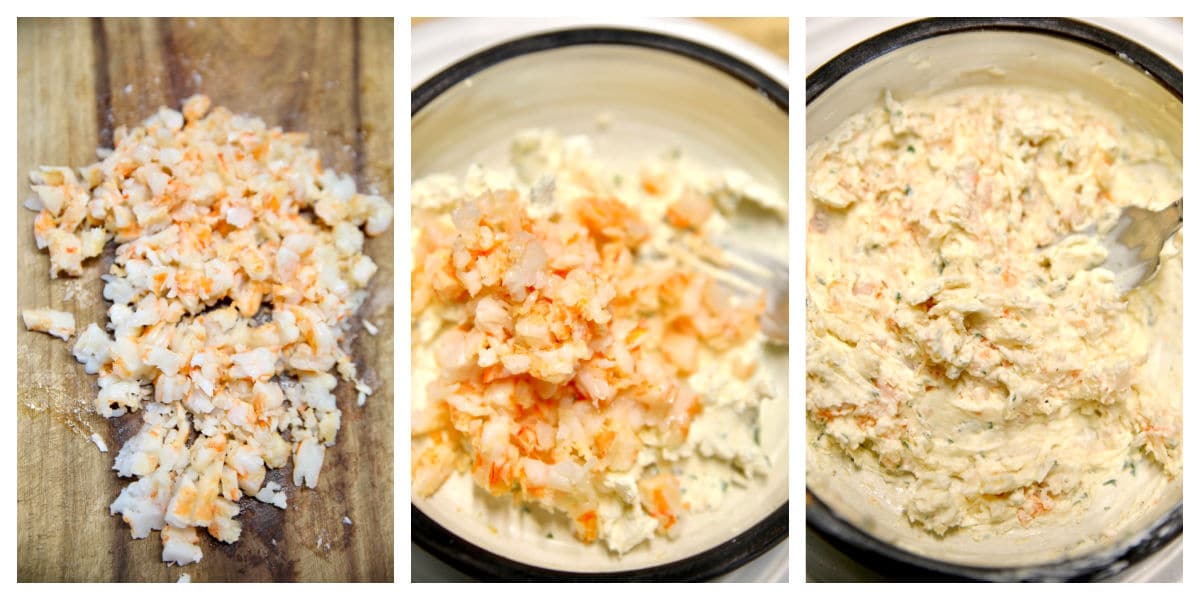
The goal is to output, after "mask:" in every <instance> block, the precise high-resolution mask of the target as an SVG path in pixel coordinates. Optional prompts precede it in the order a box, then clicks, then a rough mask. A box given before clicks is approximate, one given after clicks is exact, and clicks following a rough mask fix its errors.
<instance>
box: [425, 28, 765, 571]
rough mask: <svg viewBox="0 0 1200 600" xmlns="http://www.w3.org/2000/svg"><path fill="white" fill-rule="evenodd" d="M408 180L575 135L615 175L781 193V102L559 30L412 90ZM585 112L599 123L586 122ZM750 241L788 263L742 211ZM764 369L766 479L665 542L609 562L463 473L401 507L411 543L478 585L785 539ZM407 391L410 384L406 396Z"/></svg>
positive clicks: (674, 57)
mask: <svg viewBox="0 0 1200 600" xmlns="http://www.w3.org/2000/svg"><path fill="white" fill-rule="evenodd" d="M412 104H413V117H412V176H413V179H414V180H416V179H420V178H421V177H423V176H426V175H430V174H433V173H439V172H440V173H451V174H457V175H462V174H463V173H465V170H466V168H467V167H468V166H469V165H471V164H473V163H481V164H484V165H494V166H500V165H502V164H504V163H505V162H506V160H507V158H508V144H509V142H510V140H511V138H512V136H513V134H514V133H515V132H517V131H519V130H521V129H525V128H530V127H536V128H552V129H556V130H558V131H559V132H561V133H563V134H587V135H588V136H589V137H591V138H592V141H593V145H594V148H595V151H596V155H597V156H598V157H600V158H602V159H604V160H606V161H607V162H609V164H612V165H614V166H615V167H617V168H625V167H628V168H630V169H632V168H634V167H635V166H636V165H637V164H638V163H639V162H641V161H642V160H644V159H647V158H650V157H653V156H661V155H662V154H663V153H664V152H665V151H667V150H669V149H672V148H678V149H680V150H681V151H682V153H683V154H684V155H685V156H687V157H689V158H690V159H692V160H695V161H697V162H699V163H700V164H704V165H708V166H713V167H732V168H738V169H741V170H743V171H745V172H747V173H749V174H750V175H751V176H753V177H754V178H755V179H756V180H757V181H759V182H760V183H762V184H764V185H766V186H769V187H771V188H773V189H774V190H775V191H776V192H777V193H778V194H779V195H780V197H783V198H786V197H787V190H788V113H787V110H788V97H787V90H786V88H785V87H783V86H782V85H781V84H779V83H778V82H776V81H774V80H772V79H770V78H769V77H767V76H766V75H763V74H762V73H761V72H759V71H758V70H756V69H754V68H753V67H751V66H749V65H747V64H745V63H743V62H742V61H740V60H737V59H735V58H733V57H730V56H728V55H725V54H724V53H721V52H719V51H717V50H714V49H712V48H708V47H706V46H702V45H699V44H696V43H694V42H690V41H686V40H682V39H679V38H674V37H670V36H665V35H661V34H656V33H650V32H645V31H635V30H624V29H603V28H589V29H570V30H563V31H558V32H551V33H547V34H541V35H535V36H532V37H528V38H522V39H519V40H516V41H513V42H508V43H505V44H501V45H500V46H496V47H493V48H491V49H488V50H485V51H483V52H481V53H479V54H476V55H474V56H472V57H469V58H467V59H465V60H463V61H462V62H460V63H458V64H455V65H453V66H451V67H449V68H447V69H446V70H445V71H443V72H441V73H440V74H438V75H435V76H434V77H433V78H431V79H429V80H428V81H426V82H424V83H423V84H421V85H420V86H418V87H417V88H416V89H415V90H414V91H413V98H412ZM598 118H600V119H601V120H602V121H604V122H606V123H607V126H605V127H603V128H602V129H601V128H599V127H598ZM734 223H735V228H734V230H735V231H737V232H738V234H739V237H741V238H742V239H743V241H745V242H746V243H748V244H751V245H755V246H757V247H758V248H759V249H761V250H763V251H765V252H768V253H771V254H774V255H776V256H778V257H780V258H782V259H783V260H784V261H786V260H787V251H786V249H787V227H786V224H782V223H779V222H777V221H776V222H774V223H772V222H771V221H770V220H767V219H763V218H761V216H760V217H756V216H755V215H752V214H746V215H742V216H740V217H738V218H736V219H735V220H734ZM762 368H764V369H766V372H769V373H770V374H771V375H772V378H773V380H774V383H775V384H776V385H775V387H776V389H777V390H779V392H780V397H779V398H777V399H776V400H774V401H772V402H768V403H765V404H764V406H763V414H762V435H761V440H762V444H763V447H764V449H765V450H766V452H767V453H768V455H769V457H770V459H771V464H772V465H773V471H772V473H771V474H770V475H769V477H768V478H767V479H766V481H760V482H755V483H752V485H751V486H750V487H749V488H747V489H746V490H741V491H733V492H731V493H730V494H729V495H728V496H727V497H726V499H725V501H724V502H723V504H722V506H721V508H720V510H719V511H714V512H710V513H695V514H689V515H687V516H686V517H685V519H684V520H683V522H682V523H681V525H680V527H681V528H682V530H681V531H680V534H679V536H678V538H677V539H675V540H669V541H668V540H662V539H655V540H652V541H651V543H649V544H642V545H641V546H639V547H637V548H635V549H634V550H633V551H631V552H630V553H628V554H626V555H624V556H622V557H619V558H618V557H617V556H616V555H615V554H612V553H610V552H608V551H607V550H606V549H605V548H604V547H603V545H602V544H599V543H596V544H587V545H585V544H582V543H580V542H578V541H577V540H575V539H574V538H573V537H571V536H570V535H569V533H566V531H567V530H566V529H562V530H561V533H560V534H558V535H555V536H554V538H552V539H550V538H547V537H546V535H545V533H544V532H545V531H546V530H547V528H550V529H552V530H553V529H554V527H555V522H554V518H553V516H552V515H548V514H544V513H540V512H539V511H534V512H522V511H520V510H518V509H516V508H513V507H512V502H511V499H509V498H498V499H497V498H492V497H490V496H489V495H488V494H487V493H486V492H482V491H480V490H478V489H476V488H474V487H473V486H472V484H471V482H470V481H469V479H467V478H465V477H462V478H457V479H452V480H451V481H450V482H448V483H447V484H446V485H445V486H443V488H442V490H440V491H439V492H438V493H436V494H434V495H433V496H431V497H430V498H414V499H413V508H412V517H413V519H412V520H413V540H414V541H415V542H417V543H418V544H419V545H420V546H421V547H422V548H424V549H425V550H427V551H428V552H430V553H431V554H433V555H435V556H437V557H438V558H440V559H442V560H444V561H446V562H448V563H450V564H451V565H453V566H455V567H457V568H458V569H460V570H462V571H464V572H466V573H467V574H470V575H474V576H477V577H479V578H482V579H572V580H582V579H601V580H604V579H611V580H634V579H643V580H675V579H708V578H711V577H714V576H717V575H719V574H721V573H724V572H726V571H728V570H731V569H734V568H736V567H737V566H739V565H741V564H743V563H745V562H747V561H749V560H751V559H753V558H754V557H756V556H758V555H759V554H761V553H762V552H764V551H766V550H767V549H769V548H771V547H772V546H774V545H775V544H778V543H779V542H780V541H782V540H783V539H785V538H786V536H787V501H788V458H787V457H788V450H787V444H788V436H787V422H788V418H787V389H788V388H787V353H786V350H784V351H780V352H776V353H775V354H773V355H771V356H770V357H769V358H768V359H767V360H766V361H765V364H764V365H763V366H762ZM412 393H413V394H414V395H415V394H420V393H423V391H422V390H413V391H412Z"/></svg>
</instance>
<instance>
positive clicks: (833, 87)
mask: <svg viewBox="0 0 1200 600" xmlns="http://www.w3.org/2000/svg"><path fill="white" fill-rule="evenodd" d="M979 21H984V22H982V23H980V24H979V25H978V26H977V27H966V26H963V24H962V23H958V24H950V25H948V26H947V24H946V23H945V22H943V23H941V24H939V23H928V22H927V23H918V24H916V25H912V26H906V27H905V28H900V29H899V30H893V31H891V32H886V33H884V34H881V36H880V37H879V38H876V39H875V40H872V41H870V42H867V43H864V44H863V45H860V46H858V47H856V48H854V49H851V50H848V51H847V52H846V53H845V54H843V55H842V56H840V57H838V58H835V59H834V61H832V62H831V63H830V64H829V65H826V67H823V68H822V69H821V70H818V71H817V72H816V73H814V74H813V75H812V76H811V77H810V78H809V81H808V87H809V97H808V100H809V101H808V106H807V112H806V120H807V142H808V144H812V143H813V142H814V141H816V140H819V139H821V138H822V137H823V136H825V135H827V134H829V133H831V132H832V131H833V130H834V129H835V128H836V127H837V126H838V125H840V124H841V123H842V122H844V121H845V120H846V119H847V118H848V117H850V116H851V115H853V114H855V113H858V112H860V111H862V110H865V109H867V108H869V107H871V106H874V105H876V104H877V103H878V102H880V99H881V97H882V94H883V92H884V90H890V91H891V93H892V95H893V96H894V97H895V98H897V99H898V100H901V101H903V100H904V99H907V98H912V97H914V96H923V95H931V94H935V93H938V92H944V91H949V90H954V89H958V88H963V87H968V86H997V87H1014V86H1015V87H1026V88H1036V89H1041V90H1047V91H1053V92H1061V93H1078V94H1081V95H1082V96H1083V97H1085V98H1087V99H1088V100H1091V101H1092V102H1094V103H1096V104H1098V105H1100V106H1102V107H1104V108H1107V109H1109V110H1111V111H1113V112H1114V113H1116V114H1118V115H1120V116H1121V117H1122V118H1124V119H1125V120H1126V122H1127V123H1128V124H1129V125H1130V126H1131V127H1132V128H1135V129H1141V130H1144V131H1146V132H1149V133H1151V134H1153V135H1155V136H1157V137H1159V138H1161V139H1163V140H1165V141H1166V142H1167V143H1168V145H1169V147H1170V148H1172V149H1173V151H1174V153H1175V154H1176V156H1177V157H1182V146H1183V137H1182V135H1183V127H1182V119H1183V102H1182V99H1181V92H1180V93H1179V95H1177V94H1176V92H1174V91H1173V90H1172V89H1170V85H1169V84H1168V83H1167V80H1168V79H1169V77H1167V78H1160V77H1156V76H1153V75H1150V74H1148V73H1147V72H1145V71H1144V70H1143V68H1142V67H1140V66H1137V65H1134V64H1131V63H1132V61H1131V59H1130V58H1129V55H1128V54H1125V53H1121V54H1118V52H1114V51H1107V50H1103V49H1100V48H1098V47H1096V46H1095V45H1092V44H1089V43H1084V42H1082V41H1080V40H1079V39H1071V36H1068V35H1064V34H1063V32H1062V31H1057V32H1056V31H1036V30H1034V28H1035V27H1038V25H1036V24H1035V26H1034V27H1030V26H1027V25H1012V24H1009V25H1005V26H1003V27H999V28H998V27H995V25H996V24H995V23H992V24H991V25H989V24H988V23H987V22H986V20H979ZM1059 24H1062V23H1059ZM1065 25H1067V26H1068V27H1067V29H1071V28H1074V27H1076V26H1079V25H1080V24H1078V23H1075V22H1066V23H1065ZM939 28H942V29H956V31H940V32H939V31H937V30H938V29H939ZM1051 29H1053V27H1051ZM1084 29H1085V30H1086V26H1085V27H1084ZM901 30H906V31H901ZM1085 33H1086V32H1085ZM1093 43H1094V42H1093ZM1125 43H1127V44H1132V42H1127V41H1126V42H1125ZM888 48H895V49H894V50H891V51H887V49H888ZM883 52H886V53H883ZM834 63H837V64H834ZM839 71H841V73H839ZM809 429H812V428H809ZM810 448H811V446H810ZM808 454H809V456H808V459H807V462H808V465H807V486H808V490H809V492H810V493H811V494H812V495H813V496H815V498H816V500H815V502H810V504H809V507H808V508H809V510H808V515H809V524H810V525H812V526H814V527H816V528H817V529H818V531H820V532H821V533H822V534H824V535H825V536H827V537H830V538H833V539H834V540H835V541H837V540H840V541H841V542H843V543H846V544H848V545H849V546H850V547H851V548H852V549H857V550H859V551H866V552H867V553H870V554H873V555H877V556H885V557H887V558H890V559H894V560H898V561H900V562H903V563H909V564H917V565H921V566H923V567H926V568H929V569H930V570H931V571H932V572H942V573H950V574H959V575H963V576H967V577H977V578H993V579H1028V578H1045V577H1050V578H1056V579H1061V578H1071V577H1077V576H1080V575H1081V574H1085V573H1095V572H1098V571H1102V570H1105V569H1108V568H1109V567H1111V566H1112V565H1113V564H1115V563H1117V562H1119V561H1117V559H1118V557H1121V556H1122V555H1123V554H1125V553H1126V552H1128V551H1129V550H1130V549H1133V548H1136V547H1137V546H1138V545H1139V544H1143V545H1144V544H1152V545H1155V547H1157V545H1160V542H1163V541H1164V540H1163V539H1160V538H1163V537H1164V536H1165V537H1167V538H1170V537H1174V536H1175V535H1178V533H1179V531H1180V529H1181V527H1182V516H1181V515H1182V510H1181V507H1182V486H1181V485H1180V483H1179V482H1178V481H1176V482H1170V483H1168V482H1165V481H1163V480H1162V479H1163V478H1157V479H1156V478H1154V477H1152V476H1151V474H1152V473H1153V470H1152V469H1142V473H1141V475H1140V476H1139V481H1138V484H1137V485H1123V486H1122V487H1123V490H1122V494H1121V495H1120V496H1119V497H1118V496H1116V495H1114V497H1112V498H1110V499H1107V500H1106V501H1103V502H1101V501H1097V502H1095V504H1096V510H1093V511H1089V512H1088V514H1086V515H1084V516H1082V517H1080V518H1079V519H1077V520H1074V521H1071V522H1068V523H1056V524H1054V525H1052V526H1051V525H1048V526H1045V527H1039V526H1030V527H1028V528H1016V530H1015V531H1013V532H1012V533H1011V534H1008V535H998V536H992V537H987V538H982V539H975V538H971V537H969V536H953V541H952V542H950V541H947V540H951V537H948V538H946V539H945V540H943V539H939V538H935V537H933V536H930V535H927V534H924V533H923V532H920V531H918V530H917V529H915V528H913V527H911V526H910V525H909V524H908V522H907V519H906V518H905V517H904V516H903V515H902V514H901V512H900V508H899V506H897V505H896V503H895V502H894V501H889V500H888V498H889V497H890V495H891V491H890V490H889V489H888V485H887V483H886V482H885V481H884V480H883V478H882V477H880V476H879V475H878V474H877V473H873V472H869V471H865V470H862V471H859V470H853V467H850V466H848V464H847V463H846V461H845V460H844V459H841V458H840V457H829V456H825V455H822V454H817V453H813V452H809V453H808ZM832 473H840V474H841V475H840V476H838V475H832ZM1130 489H1133V490H1135V491H1134V492H1129V491H1128V490H1130ZM1102 492H1104V493H1110V492H1112V489H1110V490H1102ZM1105 505H1108V506H1109V507H1110V508H1111V510H1104V508H1105ZM1035 523H1036V522H1035ZM1166 541H1169V540H1166Z"/></svg>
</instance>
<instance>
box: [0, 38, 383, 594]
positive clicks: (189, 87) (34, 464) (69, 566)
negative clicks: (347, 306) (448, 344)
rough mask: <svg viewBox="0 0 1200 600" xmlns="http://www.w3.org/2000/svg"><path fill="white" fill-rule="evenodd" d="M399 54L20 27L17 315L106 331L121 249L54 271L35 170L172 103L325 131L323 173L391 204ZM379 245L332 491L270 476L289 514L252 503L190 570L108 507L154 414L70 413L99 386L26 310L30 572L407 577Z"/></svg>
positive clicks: (21, 549)
mask: <svg viewBox="0 0 1200 600" xmlns="http://www.w3.org/2000/svg"><path fill="white" fill-rule="evenodd" d="M392 48H393V44H392V20H391V19H384V20H326V19H321V20H307V19H282V20H258V19H254V20H250V19H239V20H203V19H194V20H193V19H179V20H121V19H113V20H109V19H105V20H86V19H50V20H41V19H21V20H19V21H18V24H17V49H18V59H17V60H18V75H17V77H18V93H17V96H18V102H17V112H18V150H17V156H18V165H17V179H18V185H17V195H16V197H15V201H14V202H13V203H12V205H11V209H10V210H13V211H16V214H17V222H16V232H15V234H16V237H17V243H18V250H17V256H18V259H17V260H18V264H17V269H18V273H19V281H18V282H16V285H17V286H18V305H19V307H21V308H41V307H51V308H56V309H60V310H66V311H69V312H72V313H74V315H75V318H76V323H77V325H78V328H79V329H80V330H82V329H83V328H84V327H86V326H87V324H88V323H92V322H98V323H101V324H102V323H104V315H105V311H106V309H107V305H106V303H105V302H104V301H103V298H102V295H101V289H102V282H101V281H100V280H99V278H98V277H99V274H100V273H101V272H102V271H101V269H107V266H108V264H109V263H110V261H111V260H112V258H111V257H112V248H111V245H110V248H109V249H108V251H107V253H106V255H105V256H104V257H101V258H100V259H93V261H91V263H90V264H89V267H90V268H89V269H88V270H87V272H86V273H85V275H84V276H83V277H81V278H79V279H77V280H71V279H65V280H64V279H58V280H54V281H51V280H50V279H49V278H48V270H49V260H48V257H47V255H46V254H45V253H44V252H40V251H38V250H37V248H36V246H35V245H34V241H33V235H32V224H33V219H34V213H32V212H30V211H28V210H25V209H23V208H20V204H21V202H22V201H23V200H24V199H25V198H28V197H30V196H31V195H32V192H31V190H30V188H29V186H28V183H27V182H28V173H29V171H30V170H32V169H34V168H36V166H38V165H70V166H75V167H78V166H83V165H86V164H89V163H91V162H95V160H96V154H95V152H96V148H97V147H111V144H112V130H113V128H114V126H117V125H121V124H130V125H133V124H136V123H139V122H140V121H141V120H143V119H144V118H146V117H147V116H149V115H150V114H151V113H153V112H154V110H156V109H157V108H158V106H160V105H167V106H172V107H176V108H178V107H179V105H180V103H181V101H182V100H183V99H184V98H186V97H188V96H189V95H191V94H194V93H197V92H203V93H205V94H208V95H209V96H210V97H211V98H212V99H213V103H214V105H224V106H228V107H229V108H231V109H232V110H234V111H235V112H239V113H249V114H253V115H257V116H260V117H262V118H263V119H264V120H265V121H266V122H267V123H268V125H280V126H282V127H283V128H284V129H285V130H295V131H306V132H309V133H310V134H312V136H313V137H312V139H313V143H314V144H315V145H316V146H317V147H318V149H319V150H320V151H321V156H322V161H323V164H325V165H327V166H331V167H333V168H334V169H337V170H338V171H341V172H349V173H353V174H355V176H356V177H357V180H358V184H359V187H360V189H362V188H373V189H375V190H377V191H378V192H379V193H381V194H383V195H384V196H386V197H389V198H391V197H392V191H393V190H392V161H393V157H392V152H393V139H392V130H393V113H392V107H393V89H392V86H393V82H392V65H393V56H392ZM10 214H12V213H10ZM366 251H367V253H368V254H370V255H371V257H372V258H374V259H375V261H376V263H378V265H379V271H378V273H377V274H376V275H375V277H374V279H373V281H372V286H371V287H372V295H371V300H370V301H368V304H367V305H366V306H364V309H363V316H364V317H367V318H369V319H370V320H371V321H373V322H374V323H375V324H376V325H378V327H379V333H378V335H376V336H370V335H366V334H365V333H360V334H359V335H357V336H356V337H355V340H354V342H353V346H352V347H353V351H354V356H355V360H356V362H357V363H358V365H359V369H360V373H364V374H365V376H366V379H367V381H368V382H369V383H370V384H372V385H373V387H374V388H375V390H376V393H375V394H374V395H373V396H371V398H370V399H369V400H368V402H367V404H366V406H364V407H357V406H355V405H354V400H353V398H354V394H353V389H352V388H351V387H350V386H347V385H345V384H344V383H343V384H342V385H341V386H339V388H338V401H339V405H340V406H341V408H342V410H343V415H342V428H341V432H340V434H339V435H338V443H337V445H336V446H334V447H333V448H330V449H329V451H328V452H327V454H326V456H325V466H324V469H323V470H322V471H321V479H320V484H319V486H318V488H317V489H316V490H308V489H303V490H297V489H295V488H294V486H292V485H291V472H290V468H288V469H282V470H280V471H277V472H275V473H273V474H272V475H270V476H269V479H271V480H274V479H278V480H280V481H281V482H282V483H285V488H286V489H287V499H288V508H287V510H279V509H276V508H274V507H271V506H267V505H264V504H261V503H259V502H257V501H254V500H246V501H243V502H242V505H241V506H242V511H243V512H242V515H241V516H240V517H239V519H240V520H241V522H242V526H243V531H242V535H241V540H240V541H239V542H237V543H235V544H228V545H227V544H222V543H220V542H217V541H215V540H213V539H212V538H210V537H209V536H208V535H207V534H205V533H202V534H201V540H202V541H201V547H202V549H203V551H204V559H203V560H202V561H201V562H200V563H199V564H192V565H187V566H186V567H177V566H167V565H166V564H165V563H163V562H162V561H161V560H160V554H161V551H162V546H161V543H160V541H159V537H158V533H157V532H154V533H152V534H151V536H150V537H149V538H146V539H142V540H133V539H131V538H130V535H129V534H130V530H129V527H128V526H126V525H125V524H124V523H123V522H122V521H121V520H120V518H119V517H114V516H110V515H109V513H108V505H109V503H110V502H112V500H113V499H114V498H116V496H117V493H118V492H119V490H120V489H121V488H122V487H123V486H124V484H125V483H127V482H128V481H127V480H121V479H119V478H118V477H117V475H116V473H115V472H114V471H112V470H111V466H112V460H113V458H114V456H115V453H116V451H117V449H119V448H120V446H121V444H122V443H123V441H124V440H125V439H126V438H127V437H129V436H130V435H132V434H133V433H135V432H136V431H137V427H138V424H139V422H140V415H133V416H132V418H130V417H126V418H123V419H116V420H112V421H104V420H102V419H99V418H97V417H94V416H90V417H89V416H87V415H84V416H82V417H72V416H70V415H69V414H65V413H64V411H69V410H70V409H72V408H74V407H79V406H87V405H89V404H90V403H91V401H92V399H93V398H94V397H95V394H96V391H97V387H96V384H95V382H94V378H93V377H91V376H89V375H87V374H85V373H84V370H83V367H82V365H79V364H77V363H76V362H75V361H74V360H73V359H72V358H71V352H70V345H69V344H67V343H64V342H62V341H60V340H57V339H54V338H51V337H49V336H47V335H45V334H41V333H32V332H28V331H25V328H24V327H23V326H22V325H21V321H20V318H19V316H18V315H12V318H14V320H15V323H14V325H15V326H16V327H17V344H18V365H17V367H18V386H17V392H18V399H19V401H20V408H18V411H17V413H18V414H17V417H18V425H17V430H18V440H17V446H18V457H17V460H18V468H17V471H18V479H17V510H18V518H17V532H18V533H17V537H18V543H17V578H18V580H19V581H110V580H112V581H175V580H176V579H177V578H178V577H179V575H180V574H181V573H187V574H188V575H190V576H191V578H192V580H193V581H210V580H211V581H230V580H235V581H392V579H393V547H394V546H393V519H392V515H393V481H392V479H393V476H392V473H393V448H392V446H393V437H392V436H393V405H392V400H393V388H394V385H393V384H394V378H393V372H392V364H393V363H392V352H393V348H392V344H393V340H394V338H393V335H392V332H393V320H392V298H393V292H392V290H393V235H392V232H388V233H386V234H384V235H382V236H379V237H377V238H370V239H369V240H368V243H367V245H366ZM10 285H11V284H10ZM73 342H74V338H72V340H71V343H73ZM47 407H50V408H49V409H47ZM43 409H47V410H43ZM68 425H71V426H74V427H75V428H77V429H79V430H80V431H82V432H83V433H80V432H78V431H73V430H72V429H71V427H68ZM89 427H91V428H92V429H93V430H94V431H96V432H97V433H99V435H100V436H101V437H102V438H104V440H105V441H106V442H107V444H108V447H109V452H108V453H107V454H101V453H100V452H99V451H98V449H97V447H96V446H94V445H93V444H92V443H91V442H89V441H88V439H87V435H86V432H87V428H89ZM344 516H348V517H349V518H350V519H351V520H352V521H353V525H345V524H343V522H342V519H343V517H344ZM318 540H320V541H321V545H320V546H318Z"/></svg>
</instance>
